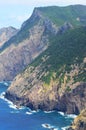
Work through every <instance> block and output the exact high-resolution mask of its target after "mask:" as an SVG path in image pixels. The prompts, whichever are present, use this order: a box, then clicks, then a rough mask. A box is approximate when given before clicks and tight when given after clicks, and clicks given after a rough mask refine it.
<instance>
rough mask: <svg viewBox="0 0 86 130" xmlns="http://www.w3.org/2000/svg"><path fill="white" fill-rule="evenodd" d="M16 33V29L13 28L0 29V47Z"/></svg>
mask: <svg viewBox="0 0 86 130" xmlns="http://www.w3.org/2000/svg"><path fill="white" fill-rule="evenodd" d="M17 32H18V29H16V28H13V27H7V28H1V29H0V47H1V46H2V45H3V44H4V43H5V42H6V41H8V40H9V39H10V38H11V37H12V36H14V35H15V34H16V33H17Z"/></svg>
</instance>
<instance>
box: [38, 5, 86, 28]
mask: <svg viewBox="0 0 86 130" xmlns="http://www.w3.org/2000/svg"><path fill="white" fill-rule="evenodd" d="M39 10H40V11H41V12H42V13H43V15H44V16H46V17H48V18H49V19H51V20H52V21H53V23H55V24H56V25H57V26H58V25H60V26H61V25H63V24H64V22H65V21H66V22H69V23H71V24H72V25H73V26H80V25H83V24H84V25H86V6H82V5H70V6H66V7H58V6H52V7H42V8H39Z"/></svg>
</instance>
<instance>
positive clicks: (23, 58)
mask: <svg viewBox="0 0 86 130" xmlns="http://www.w3.org/2000/svg"><path fill="white" fill-rule="evenodd" d="M79 10H80V11H79ZM85 10H86V7H85V6H81V5H76V6H67V7H56V6H53V7H42V8H35V9H34V11H33V14H32V16H31V17H30V19H28V20H26V21H25V22H24V23H23V24H22V26H21V29H20V30H19V32H18V33H17V35H15V36H13V37H12V38H11V39H9V40H8V41H7V42H5V44H4V45H3V46H2V47H1V48H0V81H2V80H13V78H14V77H15V76H16V75H17V74H18V73H19V72H21V71H22V70H23V69H24V68H25V67H26V66H27V65H28V64H29V63H31V62H32V61H33V60H34V59H35V58H36V57H37V56H38V55H39V54H40V53H42V52H43V51H44V50H46V48H47V47H48V46H49V45H50V42H49V39H50V37H53V36H56V35H58V34H62V33H64V32H65V31H66V30H68V29H69V28H73V27H77V26H80V25H85V21H86V19H85V16H86V13H85V12H86V11H85ZM79 12H80V13H79ZM83 19H84V20H83Z"/></svg>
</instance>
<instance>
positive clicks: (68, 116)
mask: <svg viewBox="0 0 86 130" xmlns="http://www.w3.org/2000/svg"><path fill="white" fill-rule="evenodd" d="M76 117H77V115H75V114H67V115H66V118H73V119H74V118H76Z"/></svg>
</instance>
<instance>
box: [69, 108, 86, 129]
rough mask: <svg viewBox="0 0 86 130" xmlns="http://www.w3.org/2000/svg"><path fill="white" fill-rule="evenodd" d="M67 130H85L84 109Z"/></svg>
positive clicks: (85, 111) (85, 110)
mask: <svg viewBox="0 0 86 130" xmlns="http://www.w3.org/2000/svg"><path fill="white" fill-rule="evenodd" d="M68 130H86V109H84V110H83V111H82V112H81V113H80V115H79V116H77V117H76V118H75V119H74V122H73V123H72V125H71V127H70V128H69V129H68Z"/></svg>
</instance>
